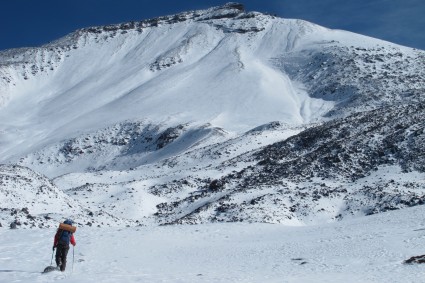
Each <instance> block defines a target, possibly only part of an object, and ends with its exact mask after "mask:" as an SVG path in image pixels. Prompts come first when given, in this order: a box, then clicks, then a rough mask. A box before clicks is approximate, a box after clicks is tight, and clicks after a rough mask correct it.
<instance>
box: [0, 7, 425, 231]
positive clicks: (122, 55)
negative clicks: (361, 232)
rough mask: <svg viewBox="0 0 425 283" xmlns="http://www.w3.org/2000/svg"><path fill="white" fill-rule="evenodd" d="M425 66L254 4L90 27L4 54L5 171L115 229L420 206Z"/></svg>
mask: <svg viewBox="0 0 425 283" xmlns="http://www.w3.org/2000/svg"><path fill="white" fill-rule="evenodd" d="M424 62H425V52H424V51H420V50H415V49H411V48H407V47H403V46H399V45H396V44H392V43H389V42H385V41H382V40H378V39H374V38H370V37H366V36H362V35H359V34H354V33H350V32H346V31H341V30H330V29H326V28H324V27H321V26H318V25H315V24H312V23H309V22H305V21H301V20H292V19H282V18H279V17H275V16H272V15H267V14H263V13H258V12H246V11H245V10H244V7H243V5H242V4H238V3H228V4H226V5H224V6H220V7H213V8H210V9H207V10H200V11H189V12H184V13H180V14H176V15H171V16H164V17H159V18H155V19H149V20H143V21H140V22H130V23H123V24H118V25H107V26H101V27H90V28H84V29H81V30H78V31H76V32H74V33H72V34H70V35H68V36H66V37H64V38H61V39H59V40H57V41H55V42H52V43H49V44H46V45H44V46H42V47H39V48H25V49H12V50H6V51H3V52H0V121H1V122H0V133H1V135H0V156H1V157H0V158H1V159H0V162H1V163H6V164H10V163H12V164H18V165H19V167H16V168H21V167H20V166H25V167H29V168H30V169H31V170H35V171H37V172H39V173H42V174H45V175H47V176H48V177H49V178H51V179H52V180H53V183H54V186H57V187H58V188H59V189H61V190H63V191H64V192H65V193H66V194H67V195H68V196H69V197H71V198H73V201H77V202H78V205H75V206H74V207H78V209H79V210H78V211H74V212H73V213H75V215H76V218H77V219H80V221H81V222H87V219H90V223H93V222H96V221H97V220H96V219H97V218H96V216H99V215H103V216H105V215H108V217H107V218H106V219H119V221H118V220H116V221H115V220H111V221H109V222H108V223H109V225H113V223H114V221H115V222H116V223H126V225H127V224H128V223H133V224H134V223H141V222H146V223H150V221H153V222H154V223H200V222H205V221H206V222H208V221H243V220H250V221H260V222H281V223H307V222H308V221H310V220H311V221H316V220H318V219H319V220H320V219H324V220H326V221H327V220H330V219H341V218H343V217H345V216H347V215H357V214H368V213H374V212H377V211H381V210H385V209H392V208H398V207H400V206H406V205H411V204H412V205H413V204H417V203H420V201H415V199H416V200H421V201H422V198H423V189H424V184H423V182H421V181H418V182H416V181H415V180H420V179H421V177H420V176H423V175H421V174H423V172H424V171H425V170H424V164H423V161H421V160H423V159H421V158H420V157H421V156H423V154H424V148H423V143H421V140H422V141H423V138H424V132H423V130H422V129H423V122H422V121H423V117H424V116H423V115H424V114H423V113H424V112H423V111H424V108H423V103H424V91H425V79H424V78H425V65H424ZM380 118H382V119H383V120H380ZM354 125H355V126H354ZM384 129H385V130H384ZM330 145H333V146H330ZM401 152H403V154H401ZM388 166H390V167H391V169H388ZM2 168H3V169H4V170H3V169H2ZM11 168H12V169H11ZM13 168H14V167H9V166H6V165H5V166H4V167H1V168H0V170H2V171H1V172H3V173H1V174H3V175H4V176H6V175H8V174H9V175H10V174H11V173H10V171H11V170H12V171H13ZM19 170H24V169H19ZM28 170H29V169H28ZM384 171H385V172H387V171H388V172H397V173H394V175H392V174H390V173H388V174H387V173H385V174H384V173H382V172H384ZM8 172H9V173H8ZM31 172H32V171H31ZM405 174H411V175H405ZM412 174H413V175H412ZM17 175H19V174H17ZM29 175H30V176H36V175H37V174H36V173H34V174H33V173H31V174H29ZM371 176H372V177H371ZM383 176H385V177H383ZM394 176H397V177H400V176H408V178H409V179H412V180H413V181H412V182H413V183H412V187H410V186H409V185H406V183H405V181H404V180H405V178H404V177H400V179H399V181H398V182H399V185H394V184H395V181H394V180H393V178H394ZM367 178H369V179H367ZM13 180H15V181H16V180H21V179H20V177H15V178H13ZM391 180H393V181H394V182H393V183H391V184H393V185H391V186H387V185H385V184H388V183H389V182H390V181H391ZM21 181H22V180H21ZM21 181H19V182H21ZM43 182H44V181H43ZM367 182H369V183H368V184H366V183H367ZM2 186H6V188H10V186H12V185H9V184H8V183H2ZM46 186H47V185H46ZM49 186H51V185H49ZM13 187H14V188H15V187H16V184H15V185H13ZM383 187H384V189H382V188H383ZM401 187H402V188H405V189H403V190H402V191H398V190H399V189H400V188H401ZM409 188H415V193H412V192H410V191H409V190H410V189H409ZM387 189H388V190H389V191H388V192H386V191H385V190H387ZM55 190H56V188H55ZM396 190H397V192H396ZM407 191H409V192H407ZM106 195H108V196H111V197H110V199H106V200H105V196H106ZM389 196H397V198H398V201H395V200H394V199H392V198H391V197H389ZM3 197H5V198H9V197H10V194H8V195H7V196H3ZM63 198H64V197H62V199H63ZM364 199H366V201H362V200H364ZM89 200H90V201H89ZM385 200H388V201H385ZM23 205H24V204H22V206H23ZM5 209H16V207H6V208H5ZM318 211H319V212H318ZM45 213H47V212H45ZM47 214H48V213H47ZM47 214H45V215H44V216H46V215H47ZM40 215H41V214H40ZM5 217H6V216H5ZM9 218H10V217H8V219H9ZM40 219H41V218H40ZM102 219H103V218H102ZM43 221H44V220H39V222H37V223H44V222H43ZM104 221H105V222H107V220H104ZM117 221H118V222H117ZM136 221H137V222H136Z"/></svg>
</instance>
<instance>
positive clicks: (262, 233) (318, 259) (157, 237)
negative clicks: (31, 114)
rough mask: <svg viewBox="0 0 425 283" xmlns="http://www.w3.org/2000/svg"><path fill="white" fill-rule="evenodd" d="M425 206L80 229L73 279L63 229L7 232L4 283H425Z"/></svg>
mask: <svg viewBox="0 0 425 283" xmlns="http://www.w3.org/2000/svg"><path fill="white" fill-rule="evenodd" d="M424 216H425V215H424V209H423V207H416V208H410V209H405V210H399V211H392V212H386V213H382V214H379V215H374V216H370V217H364V218H359V219H355V220H347V221H343V222H339V223H333V224H325V225H320V226H309V227H288V226H282V225H269V224H244V223H226V224H205V225H197V226H165V227H139V228H122V229H116V228H100V229H89V228H78V230H77V233H76V240H77V246H76V247H75V249H74V252H75V263H74V266H72V261H73V255H72V248H71V251H70V253H69V255H68V268H67V270H66V272H65V273H60V272H52V273H49V274H40V272H41V271H42V270H43V269H44V268H45V267H46V266H48V265H50V259H51V258H50V256H51V245H52V242H51V239H52V237H53V235H54V233H55V230H54V229H42V230H34V231H32V232H31V233H29V232H28V230H5V229H1V230H0V249H1V254H2V256H1V258H0V266H1V268H0V282H57V281H58V280H60V281H61V282H79V283H81V282H116V283H119V282H126V283H127V282H214V283H216V282H285V283H289V282H291V283H301V282H302V283H305V282H353V283H354V282H356V283H357V282H374V283H380V282H382V283H384V282H385V283H389V282H394V283H398V282H406V283H413V282H422V279H423V276H424V271H423V267H422V266H416V265H405V264H402V262H403V261H404V260H405V259H407V258H410V257H411V256H414V255H421V254H424V248H423V239H424V233H425V230H424V224H425V223H424V221H423V219H424Z"/></svg>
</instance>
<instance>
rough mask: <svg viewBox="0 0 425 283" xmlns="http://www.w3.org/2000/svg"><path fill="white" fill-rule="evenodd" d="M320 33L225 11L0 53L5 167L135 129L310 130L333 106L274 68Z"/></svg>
mask: <svg viewBox="0 0 425 283" xmlns="http://www.w3.org/2000/svg"><path fill="white" fill-rule="evenodd" d="M326 32H328V31H326V30H325V29H323V28H321V27H318V26H314V25H312V24H308V23H304V22H300V21H293V20H283V19H276V18H273V17H270V16H266V15H262V14H259V13H244V12H242V11H241V10H239V9H236V8H234V7H233V6H227V7H225V8H220V9H219V8H216V9H210V10H206V11H198V12H192V13H185V14H181V15H177V16H175V17H169V18H166V17H165V18H163V19H161V18H159V19H156V20H155V21H145V22H141V23H137V24H135V23H132V24H128V25H120V26H110V27H108V26H106V27H103V28H90V29H85V30H81V31H78V32H76V33H74V34H71V35H69V36H68V37H66V38H64V39H62V40H59V41H57V42H55V43H52V44H49V45H46V46H44V47H42V48H39V49H27V50H10V51H6V52H3V53H2V54H1V55H2V56H1V57H2V58H1V61H2V64H3V65H2V68H1V70H0V72H1V73H2V77H3V79H2V92H1V97H2V108H1V113H0V120H1V128H0V131H1V132H2V136H1V141H0V142H1V145H2V146H1V155H2V159H3V160H7V159H8V158H10V157H12V156H15V157H16V156H19V155H21V154H22V153H25V152H31V151H34V150H35V149H39V148H40V147H43V146H45V145H48V144H50V143H52V142H57V141H61V140H63V139H65V138H68V137H73V136H76V135H77V134H79V133H80V132H90V131H93V130H97V129H99V128H103V127H106V126H109V125H111V124H115V123H117V122H121V121H125V120H133V119H138V120H140V119H150V120H152V121H153V122H155V123H167V124H169V125H171V126H175V125H176V124H183V123H187V122H196V123H197V124H200V125H202V124H205V123H211V124H212V125H213V126H217V127H221V128H224V129H225V130H230V131H237V132H243V131H246V130H249V129H250V128H253V127H255V126H258V125H261V124H264V123H267V122H270V121H275V120H280V121H285V122H287V123H290V124H301V123H306V122H310V121H311V120H314V119H316V118H319V117H320V116H321V115H322V114H324V113H326V112H327V111H329V110H330V109H331V108H332V105H333V103H332V102H325V101H324V100H322V99H317V98H311V97H309V95H308V93H307V92H306V90H305V87H304V86H303V85H302V84H300V83H298V82H295V81H293V80H291V79H290V78H289V77H288V75H287V74H286V73H285V72H282V71H281V70H279V69H277V68H275V67H274V66H273V64H272V62H270V59H271V58H275V57H278V56H280V55H281V54H282V53H284V52H287V51H288V50H292V49H293V48H294V47H295V46H298V45H302V44H303V43H302V42H303V40H307V39H309V37H310V36H311V35H314V34H315V33H319V34H322V33H326Z"/></svg>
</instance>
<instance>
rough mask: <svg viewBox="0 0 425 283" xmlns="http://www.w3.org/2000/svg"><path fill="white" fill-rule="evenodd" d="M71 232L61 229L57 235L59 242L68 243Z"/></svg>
mask: <svg viewBox="0 0 425 283" xmlns="http://www.w3.org/2000/svg"><path fill="white" fill-rule="evenodd" d="M71 236H72V233H71V232H69V231H66V230H62V232H61V233H60V235H59V241H58V243H59V244H64V245H69V242H70V241H71Z"/></svg>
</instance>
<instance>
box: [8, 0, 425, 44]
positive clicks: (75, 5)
mask: <svg viewBox="0 0 425 283" xmlns="http://www.w3.org/2000/svg"><path fill="white" fill-rule="evenodd" d="M227 2H230V1H220V0H181V1H177V0H119V1H117V0H0V4H1V6H0V7H1V16H0V50H4V49H8V48H17V47H28V46H39V45H41V44H44V43H47V42H49V41H52V40H55V39H58V38H60V37H62V36H64V35H66V34H68V33H70V32H72V31H74V30H76V29H79V28H83V27H89V26H97V25H104V24H114V23H121V22H127V21H132V20H134V21H137V20H143V19H148V18H153V17H156V16H163V15H169V14H174V13H178V12H182V11H186V10H194V9H203V8H208V7H211V6H217V5H222V4H224V3H227ZM233 2H235V1H233ZM236 2H239V3H243V4H244V5H245V8H246V10H248V11H259V12H268V13H272V14H276V15H278V16H280V17H284V18H296V19H303V20H307V21H310V22H313V23H316V24H320V25H322V26H325V27H328V28H333V29H343V30H349V31H353V32H356V33H360V34H364V35H369V36H372V37H376V38H380V39H384V40H388V41H391V42H395V43H398V44H402V45H405V46H410V47H414V48H418V49H423V50H425V32H424V29H425V0H246V1H236Z"/></svg>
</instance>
